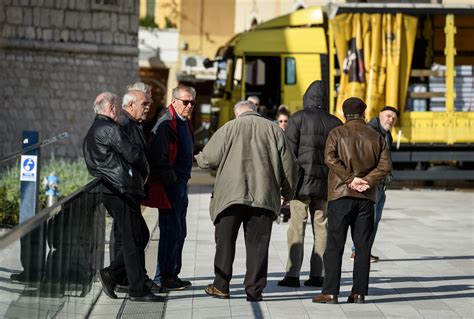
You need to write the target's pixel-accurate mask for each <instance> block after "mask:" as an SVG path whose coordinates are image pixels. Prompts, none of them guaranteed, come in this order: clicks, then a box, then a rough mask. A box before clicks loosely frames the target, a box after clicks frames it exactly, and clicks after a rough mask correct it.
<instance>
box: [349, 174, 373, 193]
mask: <svg viewBox="0 0 474 319" xmlns="http://www.w3.org/2000/svg"><path fill="white" fill-rule="evenodd" d="M349 188H350V189H352V190H355V191H356V192H359V193H362V192H365V191H366V190H368V189H369V188H370V186H369V183H368V182H367V181H365V180H363V179H362V178H359V177H354V179H353V180H352V182H351V183H350V184H349Z"/></svg>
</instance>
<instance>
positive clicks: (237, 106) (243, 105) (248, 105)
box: [234, 101, 257, 113]
mask: <svg viewBox="0 0 474 319" xmlns="http://www.w3.org/2000/svg"><path fill="white" fill-rule="evenodd" d="M242 108H244V109H249V110H252V111H255V112H256V111H257V106H256V105H255V104H253V103H252V102H250V101H240V102H237V104H235V105H234V113H236V112H237V111H238V110H240V109H242Z"/></svg>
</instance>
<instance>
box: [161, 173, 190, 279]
mask: <svg viewBox="0 0 474 319" xmlns="http://www.w3.org/2000/svg"><path fill="white" fill-rule="evenodd" d="M187 183H188V181H187V180H186V179H180V180H178V182H177V183H176V184H174V185H166V186H165V189H166V193H167V195H168V199H169V200H170V202H171V206H172V208H170V209H160V211H159V216H158V225H159V227H160V241H159V244H158V262H157V265H156V274H155V278H154V279H153V280H154V281H156V282H162V283H163V282H164V281H166V280H168V279H174V278H176V277H177V276H178V274H179V273H180V272H181V265H182V254H183V246H184V240H185V238H186V233H187V228H186V212H187V209H188V185H187Z"/></svg>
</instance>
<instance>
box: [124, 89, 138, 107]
mask: <svg viewBox="0 0 474 319" xmlns="http://www.w3.org/2000/svg"><path fill="white" fill-rule="evenodd" d="M140 92H141V91H140ZM135 93H136V91H128V92H127V93H125V95H124V96H123V98H122V109H124V108H126V107H127V105H128V104H129V103H135V102H136V101H137V95H136V94H135Z"/></svg>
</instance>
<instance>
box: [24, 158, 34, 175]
mask: <svg viewBox="0 0 474 319" xmlns="http://www.w3.org/2000/svg"><path fill="white" fill-rule="evenodd" d="M23 168H24V169H25V171H27V172H30V171H32V170H33V168H35V162H34V161H33V160H32V159H31V158H27V159H26V160H25V161H24V162H23Z"/></svg>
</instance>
